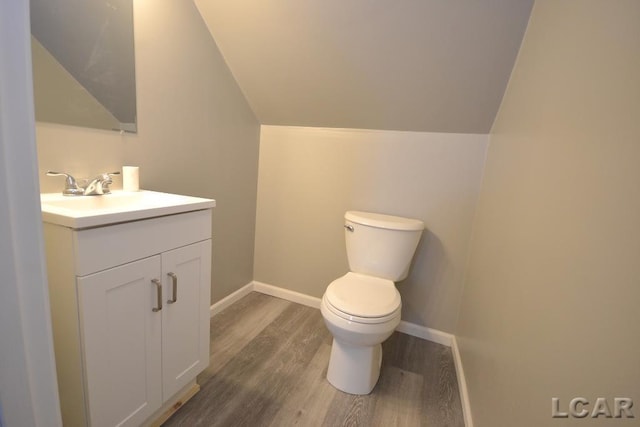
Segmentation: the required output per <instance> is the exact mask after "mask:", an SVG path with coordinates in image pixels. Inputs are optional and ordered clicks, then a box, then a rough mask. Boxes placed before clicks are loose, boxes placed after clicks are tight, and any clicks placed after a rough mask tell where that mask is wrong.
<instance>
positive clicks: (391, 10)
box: [195, 0, 533, 133]
mask: <svg viewBox="0 0 640 427" xmlns="http://www.w3.org/2000/svg"><path fill="white" fill-rule="evenodd" d="M195 3H196V5H197V7H198V9H199V10H200V13H201V14H202V17H203V18H204V21H205V22H206V24H207V26H208V28H209V31H210V32H211V34H212V35H213V37H214V39H215V41H216V43H217V45H218V47H219V48H220V50H221V52H222V54H223V56H224V58H225V60H226V61H227V64H228V65H229V68H230V69H231V71H232V73H233V75H234V77H235V78H236V80H237V82H238V84H239V85H240V88H241V89H242V91H243V92H244V94H245V96H246V98H247V100H248V102H249V104H250V105H251V107H252V108H253V110H254V112H255V114H256V116H257V117H258V120H259V121H260V122H261V123H262V124H268V125H291V126H317V127H338V128H362V129H389V130H407V131H426V132H456V133H488V132H489V130H490V128H491V125H492V123H493V120H494V117H495V115H496V112H497V110H498V107H499V104H500V101H501V99H502V95H503V93H504V90H505V88H506V85H507V81H508V79H509V76H510V74H511V69H512V68H513V64H514V61H515V58H516V55H517V52H518V49H519V47H520V42H521V40H522V36H523V34H524V31H525V28H526V25H527V22H528V19H529V14H530V11H531V7H532V4H533V0H396V1H384V0H305V1H300V0H272V1H255V0H252V1H249V0H195Z"/></svg>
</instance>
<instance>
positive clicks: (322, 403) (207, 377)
mask: <svg viewBox="0 0 640 427" xmlns="http://www.w3.org/2000/svg"><path fill="white" fill-rule="evenodd" d="M211 340H212V341H211V366H210V367H209V368H207V370H206V371H205V372H204V373H203V374H201V375H200V376H199V377H198V382H199V383H200V385H201V391H200V393H198V394H197V395H196V396H194V397H193V398H192V399H191V400H190V401H189V402H187V404H185V405H184V407H183V408H181V409H180V410H179V411H178V412H177V413H176V414H175V415H174V416H173V417H172V418H171V419H169V420H168V421H167V422H166V423H165V426H251V427H254V426H272V427H278V426H330V427H334V426H363V427H364V426H367V427H369V426H407V427H413V426H430V427H431V426H435V427H441V426H442V427H445V426H446V427H464V422H463V418H462V406H461V404H460V398H459V393H458V385H457V379H456V374H455V368H454V365H453V357H452V354H451V350H450V349H449V348H448V347H445V346H442V345H439V344H435V343H432V342H429V341H424V340H421V339H418V338H415V337H411V336H408V335H405V334H401V333H397V332H396V333H394V334H393V335H392V336H391V337H390V338H389V339H388V340H387V341H386V342H385V343H383V366H382V370H381V374H380V380H379V381H378V384H377V385H376V387H375V388H374V390H373V392H372V393H371V394H369V395H366V396H355V395H350V394H347V393H343V392H341V391H339V390H336V389H335V388H334V387H333V386H331V385H330V384H329V383H328V382H327V380H326V371H327V365H328V362H329V356H330V353H331V342H332V337H331V334H330V333H329V332H328V330H327V329H326V326H325V325H324V321H323V319H322V315H321V314H320V311H319V310H317V309H313V308H310V307H306V306H302V305H298V304H295V303H291V302H288V301H284V300H281V299H278V298H274V297H270V296H267V295H262V294H258V293H251V294H249V295H247V296H246V297H244V298H243V299H241V300H240V301H238V302H236V303H235V304H233V305H231V306H230V307H228V308H227V309H225V310H224V311H222V312H221V313H219V314H218V315H216V316H215V317H214V318H212V320H211Z"/></svg>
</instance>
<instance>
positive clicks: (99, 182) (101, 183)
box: [83, 172, 120, 196]
mask: <svg viewBox="0 0 640 427" xmlns="http://www.w3.org/2000/svg"><path fill="white" fill-rule="evenodd" d="M112 175H120V172H105V173H101V174H100V175H98V176H97V177H95V178H93V179H92V180H91V181H90V182H89V184H88V185H87V187H86V188H85V189H84V193H83V194H84V195H85V196H101V195H103V194H109V193H111V189H110V188H109V185H110V184H112V183H113V180H112V179H111V176H112Z"/></svg>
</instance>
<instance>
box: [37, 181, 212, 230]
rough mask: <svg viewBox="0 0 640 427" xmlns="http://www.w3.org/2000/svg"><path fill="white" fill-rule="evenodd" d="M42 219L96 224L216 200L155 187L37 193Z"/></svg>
mask: <svg viewBox="0 0 640 427" xmlns="http://www.w3.org/2000/svg"><path fill="white" fill-rule="evenodd" d="M40 203H41V206H42V220H43V221H44V222H48V223H51V224H57V225H62V226H65V227H69V228H75V229H79V228H88V227H100V226H104V225H109V224H115V223H118V222H125V221H135V220H140V219H145V218H153V217H157V216H164V215H173V214H177V213H182V212H189V211H195V210H200V209H209V208H213V207H215V205H216V201H215V200H212V199H202V198H199V197H191V196H182V195H179V194H170V193H160V192H157V191H146V190H145V191H137V192H127V191H113V192H112V193H111V194H106V195H103V196H63V195H62V194H60V193H48V194H41V195H40Z"/></svg>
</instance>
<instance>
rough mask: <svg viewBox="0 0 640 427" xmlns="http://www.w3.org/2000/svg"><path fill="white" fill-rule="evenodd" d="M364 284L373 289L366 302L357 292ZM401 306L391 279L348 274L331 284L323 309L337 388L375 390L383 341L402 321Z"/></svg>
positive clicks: (331, 378) (352, 391) (332, 379)
mask: <svg viewBox="0 0 640 427" xmlns="http://www.w3.org/2000/svg"><path fill="white" fill-rule="evenodd" d="M363 286H369V287H370V288H372V289H371V291H370V292H369V293H367V294H366V296H367V297H368V298H364V299H365V300H366V301H363V298H361V296H360V295H359V294H358V292H357V290H358V288H362V287H363ZM350 290H351V292H349V291H350ZM376 291H378V292H376ZM363 302H364V304H363ZM401 306H402V304H401V301H400V294H399V293H398V291H397V290H396V288H395V285H394V283H393V282H391V281H390V280H385V279H379V278H376V277H371V276H365V275H359V274H357V273H347V274H346V275H345V276H343V277H341V278H339V279H337V280H335V281H333V282H332V283H331V284H330V285H329V287H328V288H327V291H326V292H325V294H324V296H323V298H322V303H321V304H320V311H321V312H322V316H323V318H324V321H325V324H326V325H327V328H328V329H329V331H330V332H331V334H332V335H333V344H332V346H331V358H330V361H329V368H328V369H327V380H328V381H329V382H330V383H331V384H332V385H333V386H334V387H336V388H337V389H339V390H342V391H344V392H346V393H350V394H369V393H370V392H371V390H373V387H374V386H375V385H376V383H377V382H378V377H379V375H380V365H381V363H382V345H381V343H382V342H383V341H384V340H386V339H387V338H389V336H391V334H392V333H393V331H394V330H395V328H396V327H397V326H398V324H399V323H400V311H401Z"/></svg>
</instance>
